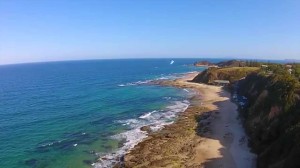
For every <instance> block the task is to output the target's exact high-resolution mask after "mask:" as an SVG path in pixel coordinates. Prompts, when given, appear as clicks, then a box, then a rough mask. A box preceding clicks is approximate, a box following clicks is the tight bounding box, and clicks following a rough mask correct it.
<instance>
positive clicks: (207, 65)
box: [194, 61, 217, 67]
mask: <svg viewBox="0 0 300 168" xmlns="http://www.w3.org/2000/svg"><path fill="white" fill-rule="evenodd" d="M194 66H199V67H201V66H206V67H211V66H217V65H216V64H214V63H211V62H209V61H198V62H195V63H194Z"/></svg>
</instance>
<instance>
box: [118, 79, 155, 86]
mask: <svg viewBox="0 0 300 168" xmlns="http://www.w3.org/2000/svg"><path fill="white" fill-rule="evenodd" d="M149 82H152V80H145V81H137V82H130V83H126V84H119V85H118V86H120V87H124V86H135V85H143V84H147V83H149Z"/></svg>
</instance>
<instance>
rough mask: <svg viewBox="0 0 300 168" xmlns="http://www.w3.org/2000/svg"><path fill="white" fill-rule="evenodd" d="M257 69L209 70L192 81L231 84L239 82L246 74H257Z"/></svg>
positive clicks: (230, 68) (228, 68)
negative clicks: (222, 81) (219, 81)
mask: <svg viewBox="0 0 300 168" xmlns="http://www.w3.org/2000/svg"><path fill="white" fill-rule="evenodd" d="M259 69H260V68H258V67H226V68H209V69H207V70H205V71H203V72H202V73H200V74H199V75H198V76H196V77H195V78H194V79H193V82H199V83H206V84H212V83H213V81H214V80H229V81H230V82H231V83H233V82H235V81H237V80H240V79H241V78H243V77H245V76H246V75H247V74H250V73H253V72H258V71H259Z"/></svg>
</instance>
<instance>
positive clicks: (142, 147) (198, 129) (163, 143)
mask: <svg viewBox="0 0 300 168" xmlns="http://www.w3.org/2000/svg"><path fill="white" fill-rule="evenodd" d="M195 75H197V74H196V73H193V74H188V75H186V76H185V77H184V78H182V79H177V80H173V81H162V82H160V83H159V84H161V85H167V86H174V87H180V88H192V89H193V90H194V91H195V92H198V93H199V94H197V95H196V96H195V97H193V98H192V99H191V105H190V106H189V108H188V109H187V110H186V111H185V112H183V113H182V114H180V116H179V117H178V119H177V121H176V122H175V123H174V124H171V125H168V126H166V127H165V128H164V129H163V130H161V131H159V132H155V133H149V137H148V138H146V139H145V140H144V141H143V142H141V143H139V144H138V145H137V146H135V147H134V149H132V150H131V151H130V152H129V153H128V154H126V155H125V156H124V164H123V165H122V167H137V168H138V167H145V168H150V167H153V168H157V167H170V168H174V167H195V168H196V167H197V168H201V167H212V168H252V167H255V155H254V154H252V153H250V152H249V151H250V150H249V148H248V147H247V138H246V135H245V133H244V130H243V128H242V126H241V124H240V123H239V120H238V119H237V116H238V114H237V107H236V105H235V104H234V103H232V102H231V101H230V99H229V98H230V94H229V93H228V92H226V91H224V90H223V89H222V88H221V87H218V86H210V85H205V84H198V83H192V82H188V81H189V80H191V79H193V78H194V77H195ZM116 167H120V165H117V166H116Z"/></svg>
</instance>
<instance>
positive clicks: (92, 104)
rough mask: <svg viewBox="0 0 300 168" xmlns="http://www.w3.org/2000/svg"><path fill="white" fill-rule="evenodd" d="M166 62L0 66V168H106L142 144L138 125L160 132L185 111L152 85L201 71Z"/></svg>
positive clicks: (183, 101) (175, 94) (176, 96)
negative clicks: (136, 145) (162, 80)
mask: <svg viewBox="0 0 300 168" xmlns="http://www.w3.org/2000/svg"><path fill="white" fill-rule="evenodd" d="M173 60H174V63H173V64H170V62H171V59H123V60H91V61H66V62H49V63H31V64H16V65H3V66H0V167H1V168H15V167H16V168H17V167H18V168H19V167H33V168H40V167H47V168H77V167H78V168H85V167H93V166H94V167H109V166H111V164H112V163H113V162H116V160H115V158H116V157H117V156H120V155H122V154H124V153H125V152H126V151H128V150H129V149H130V148H132V147H133V146H134V145H135V144H136V143H138V142H139V141H141V140H142V139H143V138H144V137H146V134H145V133H144V132H142V131H141V130H140V128H141V127H142V126H145V125H150V126H151V129H152V130H159V129H161V128H162V127H163V125H166V124H170V123H172V122H173V121H174V120H175V119H176V116H177V114H178V113H180V112H183V111H184V110H185V109H186V108H187V107H188V105H189V102H188V98H189V97H191V96H192V95H191V93H189V92H187V91H186V90H182V89H178V88H173V87H165V86H158V85H153V84H151V81H153V80H157V79H175V78H178V77H180V76H182V75H183V74H184V73H187V72H193V71H202V70H203V68H197V67H194V66H191V64H192V63H193V62H194V61H197V60H200V59H173ZM210 61H212V62H217V61H220V60H217V59H215V60H214V59H213V60H210ZM149 82H150V83H149ZM99 158H101V159H99Z"/></svg>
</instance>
